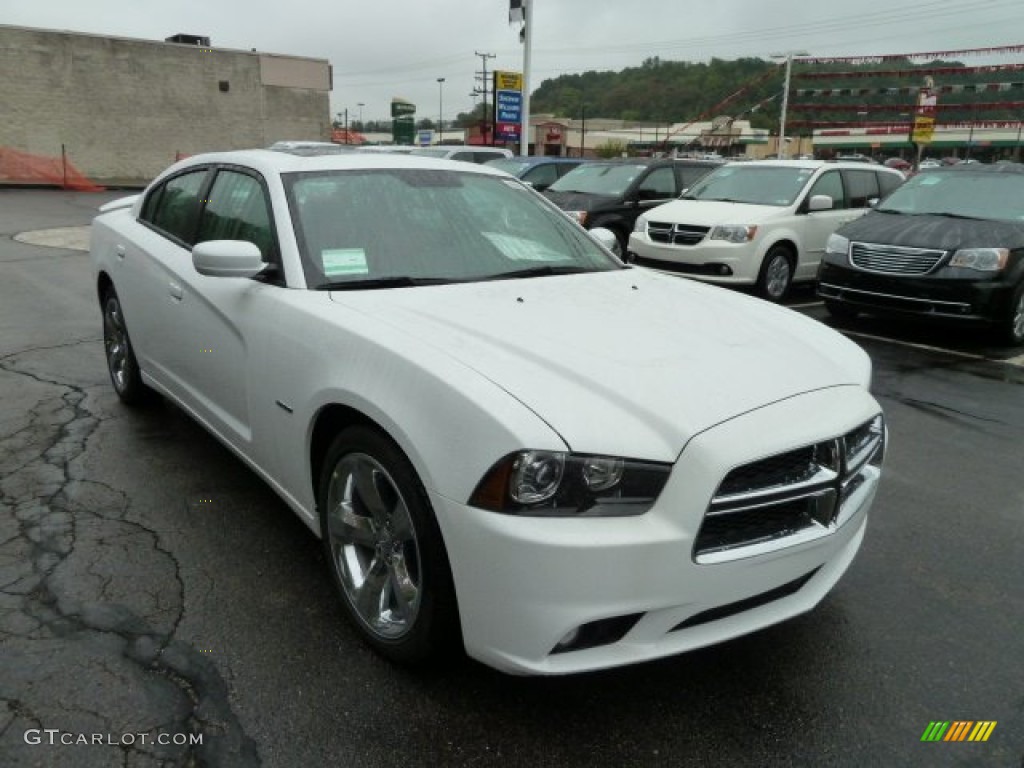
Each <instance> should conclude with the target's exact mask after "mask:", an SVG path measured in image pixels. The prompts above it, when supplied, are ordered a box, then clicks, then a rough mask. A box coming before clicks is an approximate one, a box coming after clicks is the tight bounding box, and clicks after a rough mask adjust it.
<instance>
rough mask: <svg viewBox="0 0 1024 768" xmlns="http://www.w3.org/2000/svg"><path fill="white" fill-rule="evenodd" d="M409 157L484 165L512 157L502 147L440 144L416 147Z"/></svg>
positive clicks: (510, 152) (509, 152)
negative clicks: (501, 158)
mask: <svg viewBox="0 0 1024 768" xmlns="http://www.w3.org/2000/svg"><path fill="white" fill-rule="evenodd" d="M409 154H410V155H416V156H417V157H435V158H437V159H439V160H461V161H463V162H466V163H486V162H487V161H488V160H495V159H497V158H500V157H512V151H511V150H508V149H505V148H504V147H486V146H471V145H463V146H455V145H451V146H450V145H447V144H442V145H440V146H436V147H416V148H415V149H414V150H412V152H410V153H409Z"/></svg>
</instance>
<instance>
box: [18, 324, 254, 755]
mask: <svg viewBox="0 0 1024 768" xmlns="http://www.w3.org/2000/svg"><path fill="white" fill-rule="evenodd" d="M96 341H97V339H95V338H89V339H78V340H74V341H70V342H67V343H64V344H59V345H50V346H39V347H33V348H31V349H23V350H19V351H16V352H11V353H8V354H6V355H3V356H2V357H0V372H2V373H5V374H8V375H12V376H17V377H20V378H21V379H22V380H23V381H24V382H25V385H26V386H27V387H30V388H32V389H33V390H38V394H33V395H32V396H33V397H36V401H35V403H34V405H32V407H30V408H28V409H27V411H24V412H23V413H22V415H20V416H18V415H16V416H15V419H16V420H18V419H23V420H24V424H21V425H17V424H16V425H12V426H14V428H13V429H11V431H10V432H9V433H7V434H0V542H2V543H0V652H2V655H3V656H4V658H5V661H4V662H3V666H4V667H5V672H4V675H3V676H2V679H3V683H2V690H0V700H4V701H5V702H6V703H7V707H6V709H7V712H6V715H5V717H4V721H3V726H2V730H0V763H5V764H15V763H17V762H21V761H23V760H24V759H25V758H26V757H28V756H31V755H35V756H36V757H37V758H38V756H39V753H38V752H31V751H29V752H26V751H25V750H26V744H27V741H26V740H25V739H23V738H22V734H23V733H24V732H25V731H26V730H28V729H29V728H36V729H44V728H60V729H61V730H62V731H65V732H76V728H77V729H82V728H96V727H100V726H102V728H103V729H106V730H107V731H108V732H112V733H145V734H150V735H151V736H152V737H153V738H152V740H150V741H149V743H148V744H146V745H145V746H140V745H139V744H138V743H132V744H115V745H112V747H108V748H114V749H118V750H120V751H121V752H123V754H124V757H123V759H124V761H125V762H126V763H127V762H128V757H129V755H130V754H136V753H137V754H139V755H145V756H146V757H147V758H148V759H155V760H157V761H159V763H160V764H161V765H181V766H191V765H218V766H219V765H224V766H235V765H237V766H250V765H258V764H259V762H260V761H259V757H258V753H257V750H256V745H255V742H254V741H253V740H252V739H251V738H250V737H248V736H247V735H246V734H245V733H244V731H243V729H242V726H241V724H240V722H239V720H238V718H237V716H236V715H235V714H234V712H233V711H232V709H231V706H230V696H229V691H228V687H227V684H226V683H225V682H224V679H223V678H222V677H221V675H220V673H219V671H218V670H217V668H216V666H215V665H214V664H213V663H212V661H211V660H210V659H209V658H207V657H205V656H203V655H201V654H200V653H199V651H197V650H196V649H195V648H193V647H192V646H191V645H189V644H188V643H186V642H183V641H181V640H179V639H177V637H176V634H177V632H178V630H179V627H180V625H181V622H182V620H183V618H184V615H185V611H184V605H185V602H184V600H185V584H184V580H183V578H182V574H181V570H180V564H179V563H178V561H177V559H176V558H175V556H174V553H173V552H171V551H170V550H169V549H167V548H166V547H165V546H164V545H163V544H162V542H161V540H160V536H159V533H158V532H157V531H155V530H152V529H150V528H147V527H145V526H144V525H142V524H140V523H139V522H136V521H134V520H131V519H129V517H128V513H129V510H130V506H131V500H130V499H129V498H128V497H127V495H126V494H125V493H124V492H123V491H121V490H119V489H117V488H115V487H112V486H110V485H108V484H105V483H101V482H96V481H93V480H90V479H89V478H87V477H84V476H83V473H82V470H81V467H80V462H79V460H80V459H81V458H82V457H83V456H84V454H85V452H86V449H87V446H88V444H89V441H90V439H91V438H93V436H94V435H95V434H96V432H97V429H98V428H99V426H100V424H101V423H102V421H103V419H102V418H101V417H100V416H98V415H96V414H95V413H93V412H92V411H91V410H90V407H89V393H88V391H87V389H86V388H85V387H82V386H77V385H75V384H73V383H70V382H68V381H61V380H60V379H59V378H55V377H50V376H46V375H43V374H41V373H38V372H36V371H32V370H26V367H25V365H24V360H25V357H26V356H27V355H30V354H32V353H41V352H46V351H49V350H55V349H60V348H66V347H74V346H78V345H82V344H87V343H95V342H96ZM9 422H10V420H8V423H9ZM129 552H131V553H132V554H135V555H136V557H137V558H138V559H140V560H143V561H144V562H145V564H146V566H147V567H148V568H152V569H154V570H156V569H158V568H162V569H163V571H165V572H166V576H165V578H164V579H163V581H162V583H169V584H171V585H172V586H171V588H170V589H161V590H159V591H158V590H140V589H138V588H134V589H133V585H132V584H131V583H125V582H126V581H128V582H130V580H126V579H125V577H124V573H123V572H122V570H123V563H122V562H121V561H123V559H124V557H125V556H126V555H127V553H129ZM139 600H142V601H143V603H144V605H141V606H140V605H131V604H129V603H130V602H131V601H135V602H138V601H139ZM55 657H56V658H57V659H62V660H63V661H64V662H67V661H69V660H71V659H75V660H76V663H78V664H81V665H83V666H86V667H87V669H86V670H83V672H84V674H82V675H79V676H78V677H81V678H82V679H76V680H74V681H67V682H64V681H62V679H61V678H62V675H67V674H68V669H67V668H66V667H65V666H64V665H63V664H55V663H54V659H55ZM8 672H10V673H11V674H7V673H8ZM47 683H49V684H50V685H47ZM140 688H141V694H142V695H141V696H140V691H139V690H136V689H140ZM61 690H63V691H64V694H62V695H61V698H60V700H59V701H52V700H50V699H51V698H52V696H53V694H54V693H56V692H57V691H61ZM104 694H107V695H106V696H104ZM139 700H144V701H145V706H143V707H142V710H143V711H138V710H137V709H136V710H135V711H133V705H136V702H138V701H139ZM87 701H91V704H92V706H91V707H90V706H89V705H88V704H86V703H85V702H87ZM96 702H102V703H104V704H110V705H111V706H112V708H113V710H114V713H113V714H112V715H101V714H100V713H98V712H96V711H95V709H94V707H95V704H96ZM136 706H137V705H136ZM44 724H45V725H44ZM77 732H79V733H81V732H83V731H82V730H78V731H77ZM161 733H174V734H186V735H188V736H190V737H200V738H201V742H202V743H201V744H191V743H189V744H186V745H176V744H170V745H158V744H156V743H155V737H156V736H157V735H158V734H161ZM45 748H46V747H40V746H37V747H35V749H36V750H39V749H45ZM5 754H6V755H7V756H6V757H5Z"/></svg>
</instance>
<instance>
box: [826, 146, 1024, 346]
mask: <svg viewBox="0 0 1024 768" xmlns="http://www.w3.org/2000/svg"><path fill="white" fill-rule="evenodd" d="M818 294H819V295H820V296H821V297H822V298H823V299H824V300H825V307H826V309H828V311H829V312H830V313H832V314H833V315H835V316H837V317H853V316H855V315H857V314H858V313H859V312H869V313H899V314H908V315H917V316H921V317H928V318H941V319H948V320H955V321H959V322H964V323H976V324H985V325H990V326H994V327H995V328H997V329H998V331H999V332H1000V334H1001V335H1002V337H1003V339H1004V340H1005V341H1007V342H1009V343H1011V344H1022V343H1024V166H1022V165H1020V164H1018V163H1005V164H1004V163H997V164H995V165H982V164H974V163H972V164H970V165H954V166H950V167H944V168H934V169H929V170H926V171H922V172H921V173H919V174H917V175H916V176H914V177H913V178H912V179H910V180H909V181H908V182H906V183H905V184H904V185H903V186H901V187H899V188H898V189H897V190H896V191H895V192H893V193H892V194H891V195H889V196H888V197H886V198H885V199H884V200H883V201H882V202H881V203H880V204H879V205H878V206H877V207H876V208H875V209H874V210H872V211H870V212H869V213H868V214H867V215H865V216H862V217H861V218H859V219H857V220H856V221H854V222H851V223H849V224H846V225H845V226H843V227H840V228H839V229H838V230H836V232H835V234H834V235H832V237H830V238H829V240H828V244H827V245H826V247H825V256H824V258H823V259H822V261H821V266H820V267H819V268H818Z"/></svg>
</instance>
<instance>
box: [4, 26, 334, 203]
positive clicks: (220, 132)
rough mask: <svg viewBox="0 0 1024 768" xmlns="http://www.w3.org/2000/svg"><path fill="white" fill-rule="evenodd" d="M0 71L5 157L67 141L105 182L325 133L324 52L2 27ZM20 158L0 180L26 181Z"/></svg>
mask: <svg viewBox="0 0 1024 768" xmlns="http://www.w3.org/2000/svg"><path fill="white" fill-rule="evenodd" d="M0 72H2V73H3V75H2V76H0V153H2V152H5V151H6V152H7V154H8V156H17V157H18V158H22V157H23V156H24V154H29V155H31V156H33V157H38V158H50V159H55V160H56V161H57V162H58V163H59V162H60V159H61V156H62V145H63V147H64V152H65V153H66V156H67V159H68V161H69V162H70V163H72V164H73V166H74V167H75V168H77V170H78V171H80V172H81V173H82V174H84V175H85V176H86V177H87V178H89V179H91V180H93V181H95V182H97V183H100V184H103V183H138V182H143V181H146V180H148V179H151V178H152V177H153V176H154V175H156V174H157V173H158V172H159V171H161V170H162V169H163V168H165V167H166V166H168V165H169V164H170V163H172V162H173V161H174V160H175V159H176V158H177V157H181V156H185V155H192V154H197V153H199V152H204V151H208V150H223V149H240V148H247V147H258V146H267V145H268V144H270V143H272V142H274V141H277V140H279V139H312V140H327V139H328V138H329V136H330V129H331V123H330V105H329V92H330V89H331V71H330V65H329V64H328V62H327V61H326V60H324V59H310V58H299V57H294V56H282V55H277V54H268V53H259V52H256V51H238V50H228V49H221V48H216V47H212V48H211V47H209V46H208V45H193V44H186V43H177V42H164V41H159V42H158V41H151V40H135V39H127V38H118V37H104V36H100V35H87V34H79V33H74V32H59V31H51V30H43V29H26V28H22V27H11V26H3V25H0ZM15 165H17V168H15ZM24 165H25V164H24V162H23V161H19V163H18V164H14V163H7V167H6V168H5V167H4V166H3V164H0V183H3V182H5V181H7V182H18V181H31V179H19V178H16V176H17V175H19V174H21V175H24V174H25V173H26V171H25V170H24V167H23V166H24ZM12 168H15V170H12ZM18 168H20V169H21V170H18ZM12 176H13V177H15V178H12ZM5 177H6V178H5Z"/></svg>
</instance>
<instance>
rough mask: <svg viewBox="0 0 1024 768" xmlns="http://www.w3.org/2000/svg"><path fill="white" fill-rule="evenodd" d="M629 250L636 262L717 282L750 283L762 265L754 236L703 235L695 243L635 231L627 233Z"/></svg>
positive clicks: (728, 283) (727, 283)
mask: <svg viewBox="0 0 1024 768" xmlns="http://www.w3.org/2000/svg"><path fill="white" fill-rule="evenodd" d="M629 252H630V253H631V254H633V258H632V259H631V261H633V263H635V264H637V265H638V266H641V267H649V268H651V269H660V270H663V271H665V272H673V273H676V274H681V275H685V276H686V277H692V278H693V279H694V280H703V281H706V282H709V283H716V284H718V285H753V284H754V283H756V282H757V276H758V271H759V270H760V265H761V259H760V258H759V246H758V243H757V241H756V240H755V241H752V242H748V243H730V242H727V241H725V240H710V239H708V238H706V237H705V238H704V239H703V240H701V241H700V242H699V243H697V244H695V245H667V244H666V245H663V244H661V243H656V242H653V241H652V240H651V239H650V238H649V237H648V236H647V235H646V234H644V233H642V232H634V233H633V234H631V235H630V236H629Z"/></svg>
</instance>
